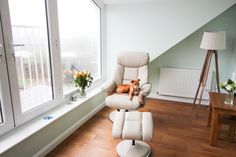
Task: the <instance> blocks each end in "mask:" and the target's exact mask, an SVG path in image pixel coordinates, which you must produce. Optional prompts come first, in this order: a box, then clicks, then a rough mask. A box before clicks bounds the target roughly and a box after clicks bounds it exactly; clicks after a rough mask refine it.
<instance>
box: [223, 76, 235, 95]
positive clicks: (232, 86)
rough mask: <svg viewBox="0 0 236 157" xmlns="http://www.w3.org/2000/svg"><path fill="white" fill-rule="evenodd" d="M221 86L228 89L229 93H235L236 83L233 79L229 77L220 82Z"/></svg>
mask: <svg viewBox="0 0 236 157" xmlns="http://www.w3.org/2000/svg"><path fill="white" fill-rule="evenodd" d="M220 88H222V89H224V90H226V91H227V92H228V93H233V92H234V91H235V90H236V83H235V82H234V81H232V80H231V79H228V80H227V81H225V82H224V83H221V84H220Z"/></svg>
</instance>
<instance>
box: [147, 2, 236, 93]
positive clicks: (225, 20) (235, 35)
mask: <svg viewBox="0 0 236 157" xmlns="http://www.w3.org/2000/svg"><path fill="white" fill-rule="evenodd" d="M173 29H174V28H173ZM220 30H225V31H226V33H227V49H226V50H223V51H219V70H220V81H221V82H222V81H224V80H226V79H227V78H230V77H231V73H232V71H233V69H234V70H235V69H236V48H235V47H236V43H235V40H236V5H234V6H232V7H231V8H230V9H228V10H227V11H225V12H224V13H223V14H221V15H219V16H218V17H216V18H215V19H213V20H212V21H210V22H209V23H208V24H206V25H205V26H203V27H202V28H200V29H199V30H197V31H196V32H194V33H193V34H191V35H190V36H188V37H187V38H185V39H184V40H182V41H181V42H180V43H178V44H177V45H175V46H174V47H172V48H171V49H169V50H168V51H166V52H165V53H164V54H162V55H161V56H159V57H158V58H156V59H155V60H153V61H152V62H151V63H150V78H149V79H150V82H152V84H153V88H152V92H151V93H152V94H156V93H157V91H158V84H159V75H160V68H161V67H173V68H189V69H201V68H202V64H203V61H204V58H205V55H206V50H202V49H200V48H199V47H200V43H201V38H202V35H203V32H204V31H220ZM234 56H235V57H234ZM212 62H214V60H212ZM211 70H214V64H212V65H211Z"/></svg>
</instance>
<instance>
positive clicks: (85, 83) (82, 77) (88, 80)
mask: <svg viewBox="0 0 236 157" xmlns="http://www.w3.org/2000/svg"><path fill="white" fill-rule="evenodd" d="M74 82H75V87H78V86H79V93H80V95H81V96H85V88H86V87H90V86H91V84H92V82H93V77H92V76H91V73H90V72H88V71H86V70H83V71H74Z"/></svg>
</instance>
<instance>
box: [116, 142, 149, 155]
mask: <svg viewBox="0 0 236 157" xmlns="http://www.w3.org/2000/svg"><path fill="white" fill-rule="evenodd" d="M116 151H117V153H118V155H119V156H120V157H148V156H149V155H150V154H151V148H150V147H149V145H148V144H147V143H145V142H142V141H135V145H132V140H124V141H121V142H120V143H119V144H118V145H117V146H116Z"/></svg>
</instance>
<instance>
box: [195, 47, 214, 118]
mask: <svg viewBox="0 0 236 157" xmlns="http://www.w3.org/2000/svg"><path fill="white" fill-rule="evenodd" d="M212 55H213V52H212V51H211V52H210V55H209V58H208V62H207V63H208V64H207V65H206V69H205V75H204V77H203V80H202V90H201V93H200V99H199V103H198V106H197V112H196V116H198V113H199V109H200V105H201V102H202V96H203V92H204V88H205V87H206V83H207V79H208V74H209V70H210V66H211V58H212Z"/></svg>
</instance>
